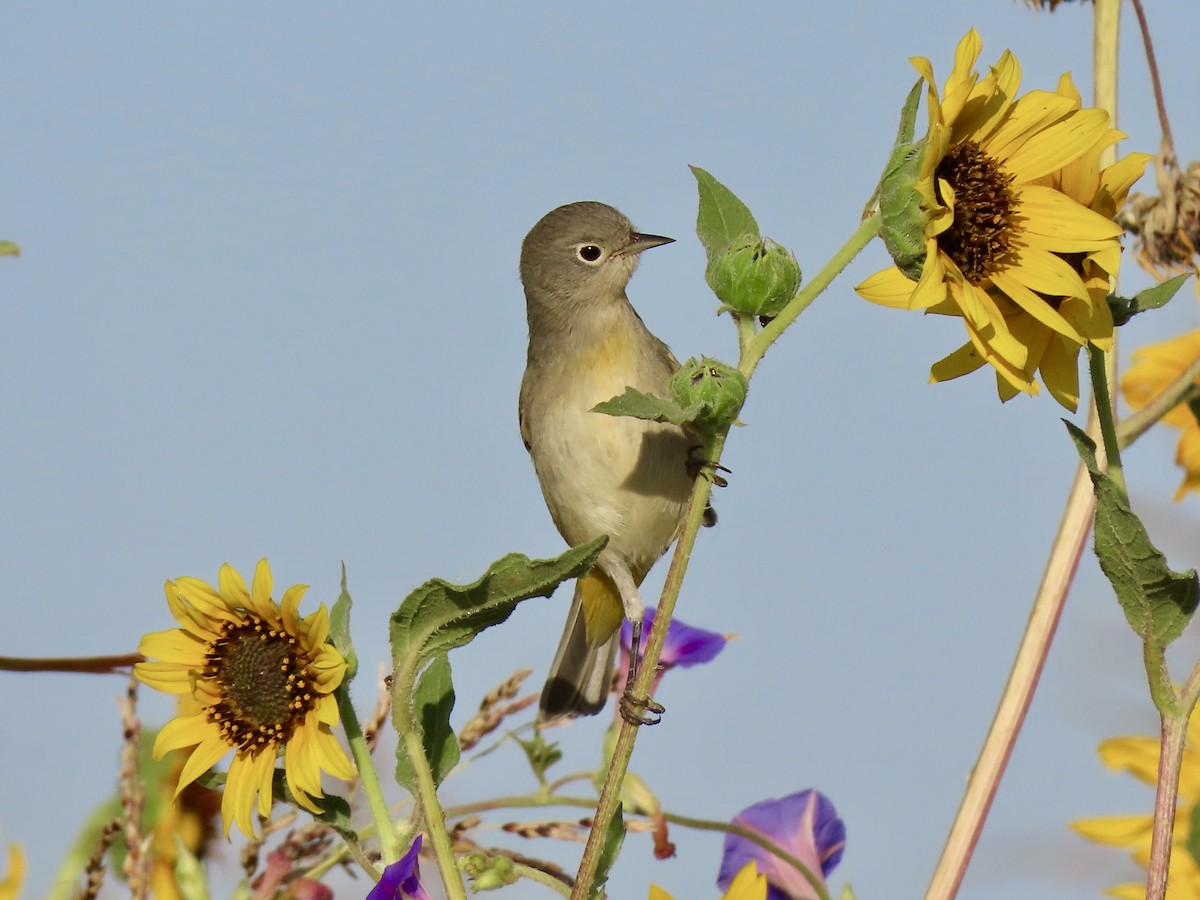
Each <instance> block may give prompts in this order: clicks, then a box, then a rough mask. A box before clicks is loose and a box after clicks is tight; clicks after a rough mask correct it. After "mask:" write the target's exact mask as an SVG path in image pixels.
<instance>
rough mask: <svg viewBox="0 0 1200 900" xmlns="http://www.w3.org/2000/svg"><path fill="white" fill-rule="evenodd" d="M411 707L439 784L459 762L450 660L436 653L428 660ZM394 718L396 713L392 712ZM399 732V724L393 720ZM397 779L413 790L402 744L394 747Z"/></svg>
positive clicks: (409, 766)
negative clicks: (452, 718) (452, 713)
mask: <svg viewBox="0 0 1200 900" xmlns="http://www.w3.org/2000/svg"><path fill="white" fill-rule="evenodd" d="M413 709H414V712H415V714H416V717H417V725H418V726H419V727H420V730H421V743H422V745H423V746H424V747H425V759H426V761H427V763H428V765H429V770H430V771H431V772H432V773H433V782H434V784H435V785H438V784H441V783H442V782H443V781H445V780H446V776H447V775H449V774H450V770H451V769H453V768H454V767H455V766H456V765H458V758H459V754H460V751H459V749H458V737H457V736H456V735H455V734H454V729H453V728H451V727H450V713H451V712H453V711H454V684H453V681H452V679H451V677H450V660H449V659H448V658H447V657H446V654H445V653H439V654H437V655H436V656H434V658H433V659H432V660H431V661H430V663H429V665H428V666H426V667H425V668H424V669H423V670H422V671H421V674H420V675H419V676H418V678H417V686H416V689H415V690H414V692H413ZM392 717H393V720H395V717H396V712H395V711H393V713H392ZM395 724H396V729H397V731H399V729H400V723H399V722H396V723H395ZM396 781H397V782H398V783H399V784H400V786H401V787H404V788H406V789H408V790H409V791H411V792H412V793H414V794H415V793H416V790H417V782H416V776H415V775H414V773H413V769H412V760H410V759H409V758H408V754H407V753H405V752H404V747H403V745H401V746H400V747H398V748H397V749H396Z"/></svg>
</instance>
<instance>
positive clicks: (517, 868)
mask: <svg viewBox="0 0 1200 900" xmlns="http://www.w3.org/2000/svg"><path fill="white" fill-rule="evenodd" d="M513 871H514V872H516V873H517V874H518V875H520V876H521V877H522V878H528V879H529V880H530V881H536V882H537V883H538V884H540V885H542V886H543V887H548V888H550V890H552V891H554V893H556V894H558V895H559V896H560V897H570V896H571V889H570V888H569V887H567V886H566V885H565V884H563V883H562V882H561V881H559V880H558V879H557V878H555V877H554V876H553V875H551V874H549V873H548V872H543V871H542V870H541V869H535V868H534V867H533V866H527V865H525V864H524V863H519V862H517V861H516V860H513Z"/></svg>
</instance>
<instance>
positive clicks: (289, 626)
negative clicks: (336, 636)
mask: <svg viewBox="0 0 1200 900" xmlns="http://www.w3.org/2000/svg"><path fill="white" fill-rule="evenodd" d="M307 590H308V585H306V584H297V585H293V586H292V587H290V588H288V589H287V590H286V591H284V594H283V597H282V599H281V600H280V601H279V615H280V618H281V619H282V620H283V627H284V629H285V630H286V631H289V632H291V633H293V634H299V633H300V616H299V615H298V614H297V610H298V609H299V608H300V600H301V599H302V598H303V597H304V594H305V592H306V591H307ZM312 643H314V644H316V643H324V640H321V641H312Z"/></svg>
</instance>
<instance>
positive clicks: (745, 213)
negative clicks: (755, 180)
mask: <svg viewBox="0 0 1200 900" xmlns="http://www.w3.org/2000/svg"><path fill="white" fill-rule="evenodd" d="M688 168H689V169H691V170H692V174H693V175H695V176H696V188H697V190H698V191H699V192H700V208H699V210H698V211H697V213H696V236H697V237H699V238H700V243H702V244H703V245H704V249H705V252H706V253H707V254H708V261H709V263H710V264H711V263H712V261H713V259H714V258H715V257H716V256H717V254H719V253H720V252H721V251H722V250H724V249H725V248H726V247H727V246H728V245H729V244H730V242H731V241H733V240H735V239H737V238H740V237H759V232H758V223H757V222H756V221H754V216H753V214H752V213H751V212H750V210H749V208H748V207H747V206H746V204H745V203H743V202H742V201H741V200H739V199H738V198H737V197H736V196H734V193H733V191H731V190H729V188H727V187H725V185H723V184H721V182H719V181H717V179H715V178H713V177H712V176H711V175H709V174H708V173H707V172H705V171H704V170H703V169H701V168H700V167H699V166H688Z"/></svg>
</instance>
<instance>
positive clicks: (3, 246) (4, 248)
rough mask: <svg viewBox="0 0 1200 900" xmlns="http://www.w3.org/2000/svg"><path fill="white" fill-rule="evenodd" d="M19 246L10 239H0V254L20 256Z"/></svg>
mask: <svg viewBox="0 0 1200 900" xmlns="http://www.w3.org/2000/svg"><path fill="white" fill-rule="evenodd" d="M20 255H21V248H20V247H18V246H17V245H16V244H14V243H13V242H12V241H0V256H20Z"/></svg>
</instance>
